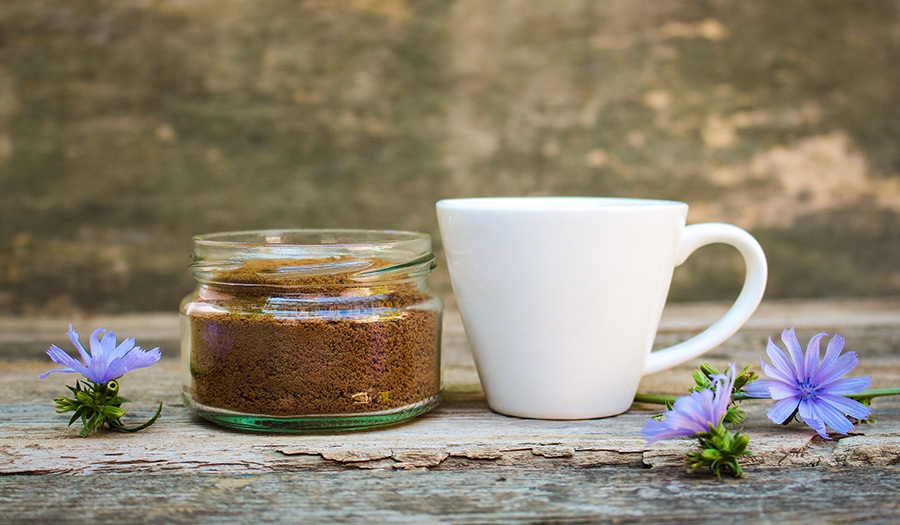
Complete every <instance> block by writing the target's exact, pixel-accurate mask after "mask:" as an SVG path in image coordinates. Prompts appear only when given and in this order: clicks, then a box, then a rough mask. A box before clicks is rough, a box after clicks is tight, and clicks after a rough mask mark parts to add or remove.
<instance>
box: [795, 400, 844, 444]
mask: <svg viewBox="0 0 900 525" xmlns="http://www.w3.org/2000/svg"><path fill="white" fill-rule="evenodd" d="M800 417H801V418H802V419H803V421H804V422H805V421H806V420H807V418H809V419H812V420H814V421H816V422H820V423H823V424H824V425H826V426H829V427H831V428H833V429H834V430H835V431H837V432H838V433H840V434H846V433H847V432H850V431H851V430H852V429H853V423H851V422H850V420H849V419H847V416H845V415H844V414H842V413H841V412H840V411H839V410H838V409H836V408H834V407H833V406H831V405H830V404H829V403H827V402H826V403H821V402H818V403H817V402H815V401H813V400H812V399H804V400H803V401H800ZM814 428H815V427H814ZM815 430H816V432H818V433H819V435H820V436H822V437H824V438H825V439H828V438H829V437H828V434H827V433H826V432H825V430H824V428H822V429H819V428H816V429H815Z"/></svg>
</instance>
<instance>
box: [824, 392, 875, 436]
mask: <svg viewBox="0 0 900 525" xmlns="http://www.w3.org/2000/svg"><path fill="white" fill-rule="evenodd" d="M819 400H820V401H824V403H819V404H827V405H829V406H831V407H833V408H834V409H835V410H839V411H840V412H841V413H843V414H847V415H848V416H850V417H855V418H856V419H866V418H868V417H869V415H871V414H872V408H871V407H867V406H866V405H864V404H862V403H860V402H859V401H857V400H855V399H850V398H849V397H844V396H836V395H832V394H820V395H819ZM832 428H834V427H832ZM850 428H853V427H852V426H851V427H850ZM835 430H837V429H836V428H835Z"/></svg>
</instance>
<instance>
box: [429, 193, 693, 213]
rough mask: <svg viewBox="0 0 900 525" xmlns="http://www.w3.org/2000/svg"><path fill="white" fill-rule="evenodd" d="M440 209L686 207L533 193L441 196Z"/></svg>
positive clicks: (664, 202)
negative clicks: (528, 194)
mask: <svg viewBox="0 0 900 525" xmlns="http://www.w3.org/2000/svg"><path fill="white" fill-rule="evenodd" d="M435 206H437V207H438V208H441V209H457V210H485V211H539V210H553V211H559V210H597V209H624V208H631V209H636V208H652V207H664V208H670V207H686V206H687V204H686V203H684V202H681V201H673V200H664V199H641V198H631V197H623V198H620V197H586V196H533V197H463V198H452V199H441V200H439V201H438V202H437V203H436V204H435Z"/></svg>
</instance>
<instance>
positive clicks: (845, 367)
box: [816, 352, 859, 384]
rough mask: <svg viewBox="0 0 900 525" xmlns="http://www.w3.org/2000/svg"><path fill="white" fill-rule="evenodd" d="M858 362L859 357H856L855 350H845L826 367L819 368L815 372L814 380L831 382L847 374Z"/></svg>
mask: <svg viewBox="0 0 900 525" xmlns="http://www.w3.org/2000/svg"><path fill="white" fill-rule="evenodd" d="M858 364H859V358H857V357H856V352H847V353H846V354H844V355H842V356H840V357H839V358H837V359H836V360H835V361H834V363H833V364H832V365H831V366H830V367H828V369H825V370H819V373H818V374H816V382H817V383H819V384H828V383H833V382H835V381H837V380H838V379H840V378H842V377H844V376H845V375H847V374H848V373H849V372H850V371H851V370H853V369H854V368H856V365H858Z"/></svg>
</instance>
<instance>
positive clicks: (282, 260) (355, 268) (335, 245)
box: [190, 229, 434, 287]
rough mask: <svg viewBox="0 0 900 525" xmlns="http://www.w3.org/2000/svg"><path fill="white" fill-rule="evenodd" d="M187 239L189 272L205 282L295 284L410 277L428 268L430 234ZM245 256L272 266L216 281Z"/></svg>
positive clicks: (253, 234) (246, 261) (242, 264)
mask: <svg viewBox="0 0 900 525" xmlns="http://www.w3.org/2000/svg"><path fill="white" fill-rule="evenodd" d="M193 241H194V250H193V263H192V264H191V265H190V267H191V270H192V271H193V273H194V277H195V278H196V279H197V280H198V281H201V282H206V283H214V282H217V283H220V284H247V285H259V284H262V282H265V283H266V284H267V285H277V286H291V287H295V286H298V284H297V280H298V279H299V280H303V279H308V278H310V277H314V276H321V275H338V274H342V275H345V276H346V277H347V278H348V279H350V280H351V281H352V282H354V283H357V284H358V283H360V282H373V281H379V280H384V279H399V278H402V277H401V276H405V277H403V278H413V279H416V278H419V276H421V275H427V273H428V272H430V270H431V269H432V268H433V267H434V254H433V253H432V251H431V236H430V235H428V234H426V233H419V232H413V231H402V230H353V229H293V230H292V229H284V230H246V231H229V232H219V233H210V234H204V235H197V236H195V237H194V238H193ZM251 261H272V263H273V265H271V266H266V265H264V266H263V268H261V269H259V270H254V271H255V275H254V277H253V281H254V282H246V283H241V282H235V281H233V280H231V279H229V280H226V281H223V280H222V276H223V275H225V274H228V273H231V272H234V271H236V270H238V269H240V268H249V266H248V265H250V264H253V263H252V262H251ZM258 279H262V282H259V281H258ZM351 284H352V283H351ZM319 286H321V285H319Z"/></svg>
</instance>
